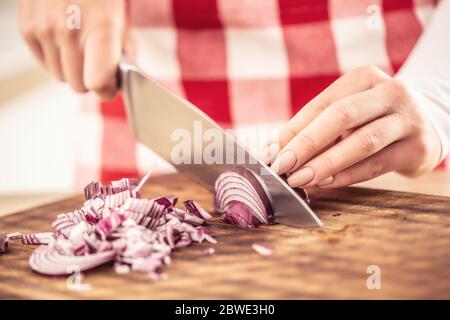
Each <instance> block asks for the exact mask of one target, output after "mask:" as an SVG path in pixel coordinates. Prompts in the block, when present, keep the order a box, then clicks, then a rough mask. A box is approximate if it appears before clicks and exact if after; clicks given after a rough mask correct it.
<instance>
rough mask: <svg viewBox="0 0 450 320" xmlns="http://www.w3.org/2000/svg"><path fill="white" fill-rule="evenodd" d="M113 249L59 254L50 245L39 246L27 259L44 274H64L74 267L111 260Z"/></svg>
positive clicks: (86, 266)
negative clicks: (70, 254) (79, 253)
mask: <svg viewBox="0 0 450 320" xmlns="http://www.w3.org/2000/svg"><path fill="white" fill-rule="evenodd" d="M114 256H115V251H114V250H111V251H105V252H100V253H94V254H89V255H84V256H67V255H62V254H60V253H59V252H58V251H57V250H56V249H55V248H53V247H51V246H45V245H43V246H39V247H38V248H37V249H36V250H35V251H34V252H33V253H32V255H31V257H30V259H29V260H28V262H29V264H30V266H31V269H33V270H34V271H36V272H38V273H42V274H46V275H66V274H70V273H72V272H73V270H74V268H77V269H78V270H80V271H85V270H89V269H92V268H95V267H98V266H100V265H102V264H104V263H107V262H109V261H112V260H113V259H114Z"/></svg>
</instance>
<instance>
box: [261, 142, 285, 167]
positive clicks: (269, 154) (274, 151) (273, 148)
mask: <svg viewBox="0 0 450 320" xmlns="http://www.w3.org/2000/svg"><path fill="white" fill-rule="evenodd" d="M280 149H281V148H280V145H279V144H278V143H276V142H272V143H270V144H269V145H267V146H265V147H264V149H263V150H262V151H261V153H260V156H259V158H260V159H261V161H263V162H264V163H265V164H270V163H272V162H273V160H275V158H276V156H277V155H278V153H279V152H280Z"/></svg>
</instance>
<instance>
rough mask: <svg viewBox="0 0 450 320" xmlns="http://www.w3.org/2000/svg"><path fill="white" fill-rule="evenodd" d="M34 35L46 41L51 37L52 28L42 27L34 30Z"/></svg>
mask: <svg viewBox="0 0 450 320" xmlns="http://www.w3.org/2000/svg"><path fill="white" fill-rule="evenodd" d="M36 35H37V36H38V37H39V38H41V39H48V38H50V37H52V35H53V28H52V27H50V26H46V25H44V26H42V27H40V28H39V29H37V30H36Z"/></svg>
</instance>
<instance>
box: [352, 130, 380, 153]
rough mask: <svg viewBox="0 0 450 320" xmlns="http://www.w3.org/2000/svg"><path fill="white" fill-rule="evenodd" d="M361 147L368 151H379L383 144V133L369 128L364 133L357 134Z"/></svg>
mask: <svg viewBox="0 0 450 320" xmlns="http://www.w3.org/2000/svg"><path fill="white" fill-rule="evenodd" d="M356 139H357V143H358V145H359V147H360V148H361V149H362V150H363V151H364V152H366V153H369V154H371V153H373V152H375V151H377V150H378V149H379V148H380V146H381V145H382V138H381V134H379V133H378V132H376V131H373V130H368V131H367V132H365V133H364V134H359V135H356Z"/></svg>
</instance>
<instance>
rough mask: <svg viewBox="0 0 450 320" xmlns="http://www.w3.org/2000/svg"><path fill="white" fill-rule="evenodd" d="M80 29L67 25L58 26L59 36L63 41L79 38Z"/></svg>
mask: <svg viewBox="0 0 450 320" xmlns="http://www.w3.org/2000/svg"><path fill="white" fill-rule="evenodd" d="M78 34H79V32H78V29H69V28H67V26H60V27H59V28H58V36H59V37H60V38H61V39H62V40H63V41H73V40H76V39H77V38H78Z"/></svg>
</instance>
